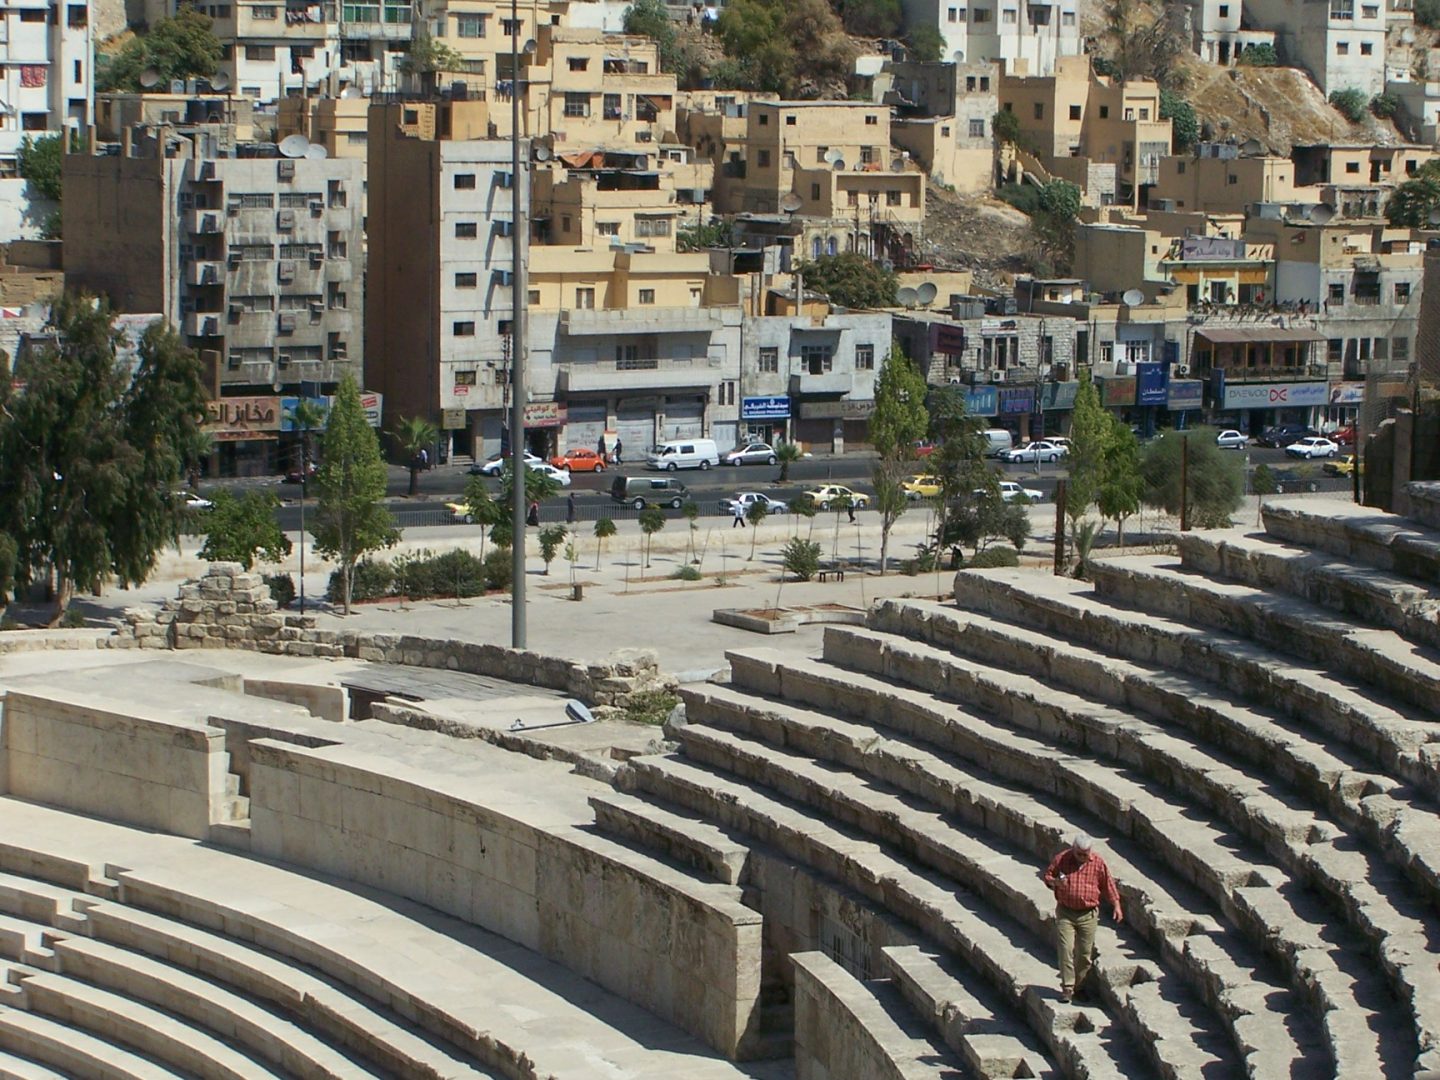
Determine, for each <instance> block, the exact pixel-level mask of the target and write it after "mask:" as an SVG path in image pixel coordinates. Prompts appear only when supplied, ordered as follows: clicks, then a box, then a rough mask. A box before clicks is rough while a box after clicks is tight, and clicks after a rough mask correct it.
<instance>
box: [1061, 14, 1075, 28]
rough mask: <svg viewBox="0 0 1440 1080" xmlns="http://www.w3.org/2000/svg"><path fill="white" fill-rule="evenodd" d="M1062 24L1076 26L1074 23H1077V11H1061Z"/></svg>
mask: <svg viewBox="0 0 1440 1080" xmlns="http://www.w3.org/2000/svg"><path fill="white" fill-rule="evenodd" d="M1060 25H1061V26H1074V25H1075V13H1074V12H1073V11H1062V12H1061V13H1060Z"/></svg>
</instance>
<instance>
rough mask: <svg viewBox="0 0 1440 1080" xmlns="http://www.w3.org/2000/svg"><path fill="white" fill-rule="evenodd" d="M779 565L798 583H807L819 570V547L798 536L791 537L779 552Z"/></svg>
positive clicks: (811, 541)
mask: <svg viewBox="0 0 1440 1080" xmlns="http://www.w3.org/2000/svg"><path fill="white" fill-rule="evenodd" d="M781 565H782V566H784V567H785V570H786V571H787V572H788V573H791V574H794V575H795V577H796V578H798V579H799V580H800V581H809V580H810V579H811V578H813V577H814V576H815V575H816V574H817V573H818V572H819V570H820V545H819V544H817V543H815V542H814V541H813V540H805V539H803V538H801V537H799V536H794V537H791V538H790V542H789V543H788V544H786V545H785V548H784V550H783V551H782V552H781Z"/></svg>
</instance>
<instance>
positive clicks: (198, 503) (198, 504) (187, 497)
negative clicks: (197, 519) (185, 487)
mask: <svg viewBox="0 0 1440 1080" xmlns="http://www.w3.org/2000/svg"><path fill="white" fill-rule="evenodd" d="M175 498H177V499H179V500H180V506H181V508H182V509H185V510H190V511H199V510H209V509H210V508H211V507H212V506H214V505H215V504H214V503H212V502H211V501H210V500H209V499H207V498H204V497H203V496H201V495H197V494H195V492H193V491H177V492H175Z"/></svg>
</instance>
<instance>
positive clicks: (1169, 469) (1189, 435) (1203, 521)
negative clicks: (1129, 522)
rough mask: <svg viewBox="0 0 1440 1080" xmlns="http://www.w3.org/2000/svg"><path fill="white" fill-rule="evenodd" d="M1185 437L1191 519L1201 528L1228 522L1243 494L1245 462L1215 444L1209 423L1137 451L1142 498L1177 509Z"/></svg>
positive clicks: (1170, 511) (1169, 509)
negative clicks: (1143, 482)
mask: <svg viewBox="0 0 1440 1080" xmlns="http://www.w3.org/2000/svg"><path fill="white" fill-rule="evenodd" d="M1187 443H1188V444H1189V448H1190V449H1189V461H1188V462H1187V463H1186V466H1185V468H1184V470H1183V471H1184V472H1185V474H1186V476H1187V478H1188V487H1189V499H1188V502H1189V519H1190V523H1191V524H1192V525H1194V526H1196V527H1197V528H1201V529H1221V528H1226V527H1228V526H1229V524H1230V515H1231V514H1233V513H1234V512H1235V511H1236V509H1238V508H1239V506H1240V503H1241V501H1242V500H1243V499H1244V497H1245V472H1244V462H1243V461H1241V458H1240V455H1239V454H1234V453H1231V452H1229V451H1227V450H1221V449H1220V448H1219V447H1218V446H1216V445H1215V432H1214V430H1213V429H1211V428H1191V429H1190V430H1189V431H1183V432H1181V431H1177V432H1172V433H1171V434H1169V435H1166V436H1165V437H1164V438H1163V439H1156V440H1154V441H1153V442H1151V443H1150V444H1149V445H1148V446H1146V447H1145V450H1144V453H1142V454H1141V455H1140V475H1141V476H1142V477H1143V478H1144V481H1145V502H1146V504H1147V505H1149V506H1155V507H1159V508H1160V509H1162V510H1164V511H1165V512H1166V513H1167V514H1175V515H1177V516H1178V515H1179V513H1180V506H1181V502H1182V498H1183V496H1182V492H1181V486H1180V474H1181V471H1182V470H1181V455H1182V454H1183V453H1185V444H1187Z"/></svg>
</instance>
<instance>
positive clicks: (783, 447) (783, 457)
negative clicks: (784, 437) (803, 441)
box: [775, 441, 801, 484]
mask: <svg viewBox="0 0 1440 1080" xmlns="http://www.w3.org/2000/svg"><path fill="white" fill-rule="evenodd" d="M800 457H801V454H800V444H799V443H795V442H788V441H787V442H782V443H781V444H780V445H779V446H777V447H775V460H776V461H777V462H778V463H779V465H780V475H779V476H778V477H777V478H776V481H775V482H776V483H777V484H783V483H786V482H787V481H788V480H789V479H790V466H791V465H793V464H795V462H797V461H799V460H800Z"/></svg>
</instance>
